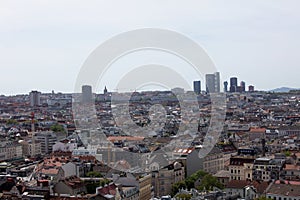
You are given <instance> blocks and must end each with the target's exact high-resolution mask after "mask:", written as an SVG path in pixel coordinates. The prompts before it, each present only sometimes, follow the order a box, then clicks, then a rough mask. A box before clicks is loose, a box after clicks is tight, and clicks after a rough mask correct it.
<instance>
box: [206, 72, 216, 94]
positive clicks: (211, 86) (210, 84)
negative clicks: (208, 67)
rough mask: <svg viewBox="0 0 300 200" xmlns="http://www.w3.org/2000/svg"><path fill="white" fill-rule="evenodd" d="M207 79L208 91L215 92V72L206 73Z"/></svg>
mask: <svg viewBox="0 0 300 200" xmlns="http://www.w3.org/2000/svg"><path fill="white" fill-rule="evenodd" d="M205 81H206V92H207V93H214V92H215V90H216V88H215V75H214V74H206V75H205Z"/></svg>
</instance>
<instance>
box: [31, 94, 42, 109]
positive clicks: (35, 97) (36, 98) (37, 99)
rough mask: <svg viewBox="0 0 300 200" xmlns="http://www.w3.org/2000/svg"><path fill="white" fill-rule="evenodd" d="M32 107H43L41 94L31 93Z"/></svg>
mask: <svg viewBox="0 0 300 200" xmlns="http://www.w3.org/2000/svg"><path fill="white" fill-rule="evenodd" d="M29 98H30V106H32V107H34V106H40V105H41V92H38V91H31V92H30V93H29Z"/></svg>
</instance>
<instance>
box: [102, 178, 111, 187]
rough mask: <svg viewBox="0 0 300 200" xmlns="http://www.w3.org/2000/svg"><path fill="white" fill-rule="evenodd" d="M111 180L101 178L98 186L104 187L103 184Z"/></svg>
mask: <svg viewBox="0 0 300 200" xmlns="http://www.w3.org/2000/svg"><path fill="white" fill-rule="evenodd" d="M110 182H111V180H109V179H107V178H105V179H102V180H101V181H100V186H102V187H104V186H105V185H107V184H109V183H110Z"/></svg>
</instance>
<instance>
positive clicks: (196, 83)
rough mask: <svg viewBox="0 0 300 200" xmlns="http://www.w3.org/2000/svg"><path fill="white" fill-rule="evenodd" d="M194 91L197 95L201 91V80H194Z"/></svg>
mask: <svg viewBox="0 0 300 200" xmlns="http://www.w3.org/2000/svg"><path fill="white" fill-rule="evenodd" d="M194 92H195V94H197V95H198V94H200V93H201V81H194Z"/></svg>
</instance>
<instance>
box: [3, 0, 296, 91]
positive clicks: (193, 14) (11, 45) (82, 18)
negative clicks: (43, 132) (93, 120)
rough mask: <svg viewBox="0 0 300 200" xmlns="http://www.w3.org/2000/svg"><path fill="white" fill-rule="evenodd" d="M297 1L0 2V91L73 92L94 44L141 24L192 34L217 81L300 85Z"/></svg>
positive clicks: (260, 86) (261, 85) (265, 86)
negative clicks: (218, 74) (210, 62)
mask: <svg viewBox="0 0 300 200" xmlns="http://www.w3.org/2000/svg"><path fill="white" fill-rule="evenodd" d="M299 7H300V2H299V1H297V0H295V1H287V0H281V1H279V0H278V1H274V0H264V1H262V0H248V1H240V0H236V1H231V0H228V1H213V0H208V1H199V0H195V1H176V0H152V1H142V0H137V1H130V0H120V1H113V0H109V1H108V0H106V1H99V0H97V1H75V0H70V1H65V0H57V1H55V0H49V1H42V0H36V1H32V0H27V1H21V0H20V1H15V0H7V1H5V0H2V1H0V70H1V73H0V75H1V78H0V94H7V95H9V94H17V93H28V92H29V91H31V90H34V89H36V90H39V91H42V92H49V91H51V90H55V91H57V92H58V91H60V92H72V91H73V89H74V84H75V80H76V77H77V75H78V73H79V70H80V67H81V66H82V64H83V62H84V61H85V59H86V58H87V57H88V55H89V54H90V53H91V52H92V51H93V50H94V49H95V48H96V47H97V46H99V45H100V44H101V43H102V42H104V41H106V40H107V39H109V38H110V37H112V36H114V35H117V34H119V33H121V32H124V31H130V30H133V29H138V28H144V27H153V28H164V29H171V30H174V31H178V32H180V33H182V34H184V35H187V36H188V37H190V38H192V39H193V40H195V41H196V42H197V43H199V44H200V45H201V46H202V47H203V48H204V49H205V50H206V52H207V54H208V55H209V56H210V57H211V58H212V60H213V61H214V63H215V64H216V67H217V69H218V71H220V72H221V76H222V81H224V80H228V79H229V77H231V76H237V77H238V78H239V81H240V80H244V81H245V82H246V83H247V84H253V85H255V86H256V88H257V89H273V88H277V87H281V86H288V87H296V88H299V87H300V83H299V77H300V70H299V63H300V56H299V53H300V39H299V37H300V12H299ZM191 81H192V80H191ZM104 84H106V85H108V88H109V89H110V87H113V84H112V83H104ZM99 88H101V87H99ZM111 89H114V88H111Z"/></svg>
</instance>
